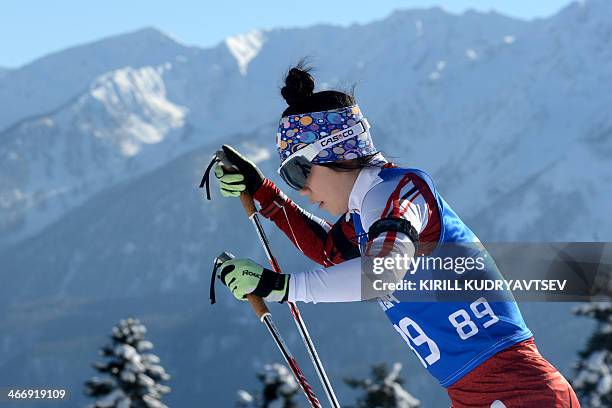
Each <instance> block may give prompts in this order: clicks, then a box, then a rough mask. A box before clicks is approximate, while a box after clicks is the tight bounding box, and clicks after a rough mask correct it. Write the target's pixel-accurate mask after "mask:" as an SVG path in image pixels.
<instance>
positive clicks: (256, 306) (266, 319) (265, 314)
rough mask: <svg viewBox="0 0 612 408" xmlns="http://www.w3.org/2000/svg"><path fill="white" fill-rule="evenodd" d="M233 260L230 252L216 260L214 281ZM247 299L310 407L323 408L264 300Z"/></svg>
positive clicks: (255, 297)
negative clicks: (224, 266) (220, 271)
mask: <svg viewBox="0 0 612 408" xmlns="http://www.w3.org/2000/svg"><path fill="white" fill-rule="evenodd" d="M232 258H234V256H233V255H232V254H230V253H228V252H223V253H222V254H221V255H219V256H218V257H217V258H215V264H214V268H213V279H214V276H215V275H216V270H217V268H218V267H219V265H221V264H222V263H223V262H225V261H227V260H230V259H232ZM247 299H248V301H249V303H250V304H251V307H252V308H253V310H254V311H255V314H256V315H257V317H258V318H259V320H260V321H261V322H262V323H263V324H265V325H266V327H267V328H268V332H269V333H270V335H271V336H272V338H273V339H274V342H275V343H276V346H277V347H278V349H279V350H280V352H281V354H282V355H283V357H284V359H285V361H286V362H287V365H288V366H289V369H290V370H291V372H292V373H293V376H294V377H295V379H296V381H297V382H298V384H300V387H301V388H302V391H304V394H305V395H306V399H308V402H310V406H311V407H313V408H321V403H320V402H319V400H318V399H317V397H316V395H315V393H314V391H313V390H312V387H311V386H310V384H308V381H307V380H306V377H305V376H304V374H303V373H302V370H300V367H299V366H298V363H297V361H296V360H295V359H294V358H293V355H291V352H290V351H289V348H288V347H287V345H286V344H285V341H284V340H283V338H282V336H281V335H280V332H279V331H278V329H277V328H276V325H275V324H274V321H273V320H272V314H271V313H270V311H269V310H268V307H267V306H266V303H265V302H264V300H263V299H262V298H260V297H259V296H255V295H247Z"/></svg>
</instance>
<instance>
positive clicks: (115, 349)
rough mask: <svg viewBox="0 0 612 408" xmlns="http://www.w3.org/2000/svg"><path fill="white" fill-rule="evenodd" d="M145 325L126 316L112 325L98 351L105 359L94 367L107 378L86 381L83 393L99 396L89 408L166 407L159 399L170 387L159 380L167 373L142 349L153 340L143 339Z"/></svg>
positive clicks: (157, 358) (151, 346) (146, 347)
mask: <svg viewBox="0 0 612 408" xmlns="http://www.w3.org/2000/svg"><path fill="white" fill-rule="evenodd" d="M146 331H147V329H146V328H145V326H144V325H142V324H141V323H140V321H138V319H134V318H129V319H124V320H121V321H120V322H119V324H118V325H117V326H115V327H113V330H112V335H111V340H112V341H111V343H110V344H107V345H106V346H104V347H102V349H101V350H100V354H101V355H102V356H104V357H106V358H107V359H108V361H107V362H105V363H94V364H93V367H94V368H95V369H96V370H97V371H98V372H99V373H103V374H106V375H107V376H108V377H107V378H100V377H93V378H91V379H90V380H88V381H86V382H85V393H86V394H87V395H89V396H91V397H93V398H98V400H97V401H96V402H95V403H94V404H91V405H89V406H88V408H167V406H166V405H164V404H163V403H162V402H161V398H162V395H163V394H166V393H168V392H170V387H168V386H166V385H162V384H160V382H161V381H167V380H168V379H170V376H169V375H168V374H166V371H165V370H164V368H163V367H162V366H161V365H159V364H158V363H159V357H157V356H156V355H155V354H151V353H146V354H145V353H144V352H145V351H148V350H151V349H152V348H153V344H152V343H151V342H150V341H147V340H145V339H144V335H145V333H146Z"/></svg>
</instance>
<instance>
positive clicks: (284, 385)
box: [236, 363, 299, 408]
mask: <svg viewBox="0 0 612 408" xmlns="http://www.w3.org/2000/svg"><path fill="white" fill-rule="evenodd" d="M257 378H258V379H259V381H260V382H261V384H262V386H263V390H262V392H261V393H260V394H257V395H255V396H253V395H252V394H250V393H248V392H246V391H244V390H239V391H238V396H237V397H238V399H237V401H236V407H237V408H298V405H297V403H296V402H295V400H294V398H295V396H296V394H297V392H298V391H299V388H298V384H297V382H296V381H295V378H293V374H291V372H290V371H289V370H288V369H287V367H285V366H284V365H282V364H277V363H275V364H266V365H265V366H264V368H263V370H261V371H260V372H259V373H257Z"/></svg>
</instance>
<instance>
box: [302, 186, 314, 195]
mask: <svg viewBox="0 0 612 408" xmlns="http://www.w3.org/2000/svg"><path fill="white" fill-rule="evenodd" d="M310 193H312V191H311V190H310V188H309V187H306V186H304V187H303V188H302V189H301V190H300V195H301V196H305V195H310Z"/></svg>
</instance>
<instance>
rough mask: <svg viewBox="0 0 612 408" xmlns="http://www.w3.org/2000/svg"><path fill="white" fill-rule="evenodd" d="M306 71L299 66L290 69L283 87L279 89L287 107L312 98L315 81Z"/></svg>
mask: <svg viewBox="0 0 612 408" xmlns="http://www.w3.org/2000/svg"><path fill="white" fill-rule="evenodd" d="M308 71H309V70H308V69H303V68H302V67H301V66H298V67H296V68H291V69H290V70H289V72H288V73H287V77H286V78H285V86H284V87H283V88H282V89H281V95H282V96H283V98H285V101H287V105H289V106H294V105H299V104H300V102H302V101H303V100H304V99H306V98H308V97H309V96H312V94H313V91H314V87H315V81H314V78H313V77H312V75H310V74H309V73H308Z"/></svg>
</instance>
